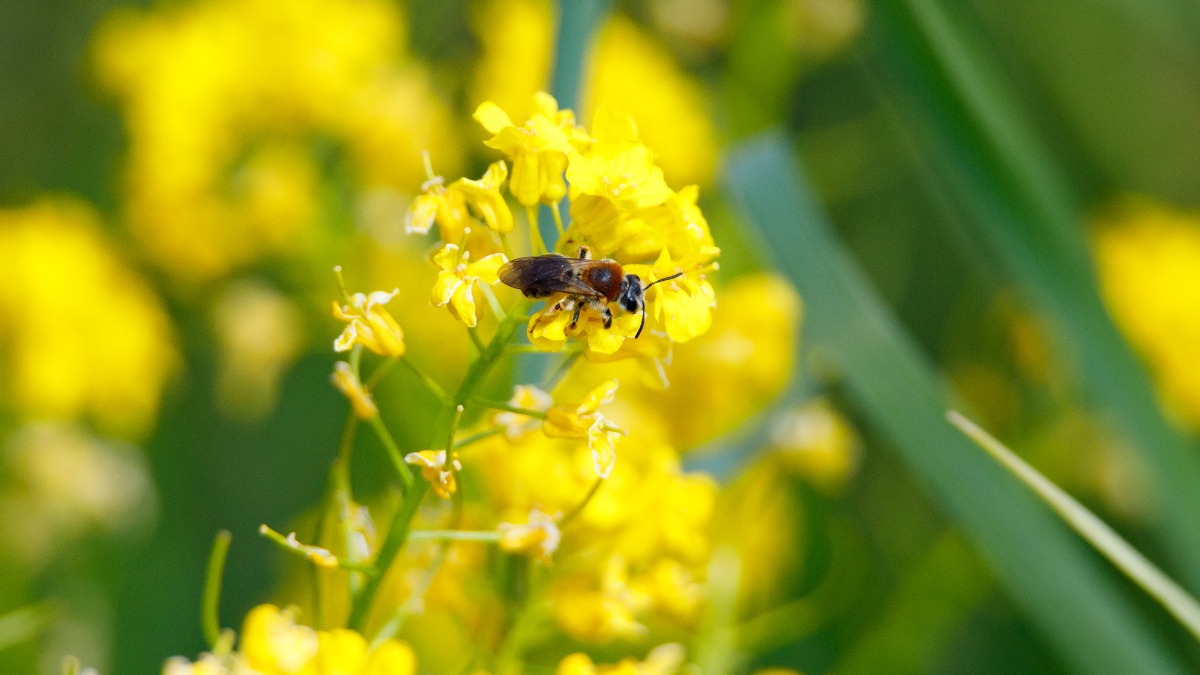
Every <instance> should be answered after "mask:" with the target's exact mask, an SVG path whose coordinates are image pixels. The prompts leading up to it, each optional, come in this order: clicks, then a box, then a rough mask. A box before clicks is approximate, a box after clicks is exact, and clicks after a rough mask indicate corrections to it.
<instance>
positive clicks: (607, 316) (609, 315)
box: [603, 307, 612, 329]
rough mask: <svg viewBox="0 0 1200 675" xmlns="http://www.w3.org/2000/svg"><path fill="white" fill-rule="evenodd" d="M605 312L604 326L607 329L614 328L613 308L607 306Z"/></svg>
mask: <svg viewBox="0 0 1200 675" xmlns="http://www.w3.org/2000/svg"><path fill="white" fill-rule="evenodd" d="M603 314H604V327H605V328H606V329H608V328H612V310H611V309H609V308H607V307H605V308H604V312H603Z"/></svg>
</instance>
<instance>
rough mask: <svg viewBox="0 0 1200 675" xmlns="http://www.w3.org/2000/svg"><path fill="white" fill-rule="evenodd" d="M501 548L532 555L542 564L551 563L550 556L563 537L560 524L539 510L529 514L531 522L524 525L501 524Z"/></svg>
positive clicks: (510, 551)
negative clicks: (559, 528) (559, 529)
mask: <svg viewBox="0 0 1200 675" xmlns="http://www.w3.org/2000/svg"><path fill="white" fill-rule="evenodd" d="M496 529H498V530H499V531H500V548H501V549H502V550H505V551H508V552H509V553H532V554H533V555H534V557H535V558H536V559H537V560H539V561H541V562H550V556H551V555H553V554H554V551H555V550H557V549H558V543H559V541H561V540H562V535H561V534H560V533H559V531H558V522H557V521H556V520H555V519H554V518H553V517H551V516H548V515H546V514H545V513H542V512H541V511H539V510H537V509H533V510H532V511H530V512H529V520H528V521H527V522H525V523H522V524H515V523H500V524H499V525H498V526H497V527H496Z"/></svg>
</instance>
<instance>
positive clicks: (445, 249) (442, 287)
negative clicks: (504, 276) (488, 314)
mask: <svg viewBox="0 0 1200 675" xmlns="http://www.w3.org/2000/svg"><path fill="white" fill-rule="evenodd" d="M470 258H471V252H470V251H462V250H461V249H459V247H458V245H457V244H445V245H443V246H442V247H441V248H440V249H438V250H437V251H436V252H435V253H434V254H433V263H434V264H435V265H437V266H438V267H439V268H440V269H441V272H439V273H438V277H437V281H435V282H434V284H433V289H432V290H431V292H430V302H431V303H433V304H434V306H436V307H446V306H447V305H449V310H450V313H451V314H453V315H454V318H456V319H458V320H459V321H462V322H463V323H464V324H466V325H467V327H468V328H474V327H475V325H476V324H477V323H478V322H479V317H478V316H477V315H476V313H475V298H474V296H473V291H474V289H475V284H476V283H482V284H489V285H490V284H495V283H498V282H499V281H500V277H499V276H497V271H498V270H499V269H500V266H501V265H503V264H504V263H505V262H506V261H507V259H506V258H505V257H504V254H503V253H493V254H491V255H486V256H484V257H483V258H480V259H479V260H476V261H475V262H471V261H470Z"/></svg>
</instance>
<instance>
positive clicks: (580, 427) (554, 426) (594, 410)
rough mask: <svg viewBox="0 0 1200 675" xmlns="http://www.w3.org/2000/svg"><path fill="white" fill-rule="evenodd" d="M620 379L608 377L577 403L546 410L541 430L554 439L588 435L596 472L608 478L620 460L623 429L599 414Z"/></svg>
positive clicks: (609, 401)
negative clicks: (618, 446)
mask: <svg viewBox="0 0 1200 675" xmlns="http://www.w3.org/2000/svg"><path fill="white" fill-rule="evenodd" d="M617 386H618V382H617V381H616V380H609V381H608V382H605V383H603V384H601V385H600V386H598V387H596V388H595V389H593V390H592V391H591V392H589V393H588V395H587V396H586V397H584V399H583V401H581V402H580V403H579V404H577V405H556V406H554V407H553V408H550V410H548V411H546V421H545V423H543V425H542V430H543V431H544V432H546V435H547V436H549V437H551V438H580V439H583V438H586V439H587V442H588V448H590V449H591V451H592V458H593V460H594V461H595V463H596V474H597V475H598V476H600V477H601V478H608V474H609V473H611V472H612V468H613V464H614V463H616V461H617V451H616V445H617V440H618V439H619V438H620V437H621V435H622V433H624V432H622V431H621V428H620V427H618V426H617V425H615V424H613V423H612V422H611V421H610V420H608V419H606V418H605V417H604V415H602V414H600V406H602V405H604V404H605V403H611V402H612V400H613V397H615V396H616V395H617Z"/></svg>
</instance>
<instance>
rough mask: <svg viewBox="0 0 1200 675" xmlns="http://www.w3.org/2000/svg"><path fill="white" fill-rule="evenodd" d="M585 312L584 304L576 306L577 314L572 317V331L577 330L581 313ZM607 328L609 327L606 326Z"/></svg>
mask: <svg viewBox="0 0 1200 675" xmlns="http://www.w3.org/2000/svg"><path fill="white" fill-rule="evenodd" d="M582 311H583V303H582V302H579V303H576V304H575V313H574V314H572V315H571V326H570V327H571V330H575V324H577V323H579V313H580V312H582ZM605 328H607V326H605Z"/></svg>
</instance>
